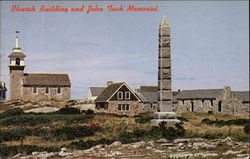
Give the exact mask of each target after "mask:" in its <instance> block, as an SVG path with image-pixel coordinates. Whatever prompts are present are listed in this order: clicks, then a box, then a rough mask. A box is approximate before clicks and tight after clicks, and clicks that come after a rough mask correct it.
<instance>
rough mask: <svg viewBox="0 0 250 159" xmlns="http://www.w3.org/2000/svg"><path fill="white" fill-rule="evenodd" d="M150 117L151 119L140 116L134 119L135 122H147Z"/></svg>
mask: <svg viewBox="0 0 250 159" xmlns="http://www.w3.org/2000/svg"><path fill="white" fill-rule="evenodd" d="M151 119H152V118H151V117H144V116H142V117H137V118H136V119H135V122H137V123H149V122H150V120H151Z"/></svg>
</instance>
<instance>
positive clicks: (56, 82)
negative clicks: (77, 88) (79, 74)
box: [22, 73, 71, 87]
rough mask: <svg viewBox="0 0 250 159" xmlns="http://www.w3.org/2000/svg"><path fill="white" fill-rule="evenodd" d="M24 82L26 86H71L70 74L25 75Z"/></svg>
mask: <svg viewBox="0 0 250 159" xmlns="http://www.w3.org/2000/svg"><path fill="white" fill-rule="evenodd" d="M22 82H23V85H24V86H66V87H70V86H71V83H70V79H69V76H68V74H47V73H44V74H36V73H25V74H24V77H22Z"/></svg>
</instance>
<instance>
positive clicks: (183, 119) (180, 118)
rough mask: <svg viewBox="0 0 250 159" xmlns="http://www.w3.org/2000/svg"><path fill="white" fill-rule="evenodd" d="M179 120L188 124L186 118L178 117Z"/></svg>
mask: <svg viewBox="0 0 250 159" xmlns="http://www.w3.org/2000/svg"><path fill="white" fill-rule="evenodd" d="M177 119H178V120H180V121H185V122H188V120H187V118H184V117H181V116H178V117H177Z"/></svg>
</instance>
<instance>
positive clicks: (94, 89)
mask: <svg viewBox="0 0 250 159" xmlns="http://www.w3.org/2000/svg"><path fill="white" fill-rule="evenodd" d="M105 88H106V87H90V91H91V94H92V96H99V95H100V94H101V93H102V91H104V89H105Z"/></svg>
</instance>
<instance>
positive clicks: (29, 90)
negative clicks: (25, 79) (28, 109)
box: [21, 87, 71, 101]
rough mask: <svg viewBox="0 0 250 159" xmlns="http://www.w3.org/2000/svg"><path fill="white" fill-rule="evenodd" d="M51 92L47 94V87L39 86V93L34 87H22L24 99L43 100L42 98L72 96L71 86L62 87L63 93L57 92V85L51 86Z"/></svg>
mask: <svg viewBox="0 0 250 159" xmlns="http://www.w3.org/2000/svg"><path fill="white" fill-rule="evenodd" d="M49 90H50V91H49V93H48V94H45V87H37V93H36V94H34V93H33V87H22V91H21V92H22V99H23V100H25V101H42V100H51V99H54V100H59V101H64V100H69V99H70V98H71V88H70V87H61V91H62V92H61V93H60V94H58V93H57V87H50V88H49Z"/></svg>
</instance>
